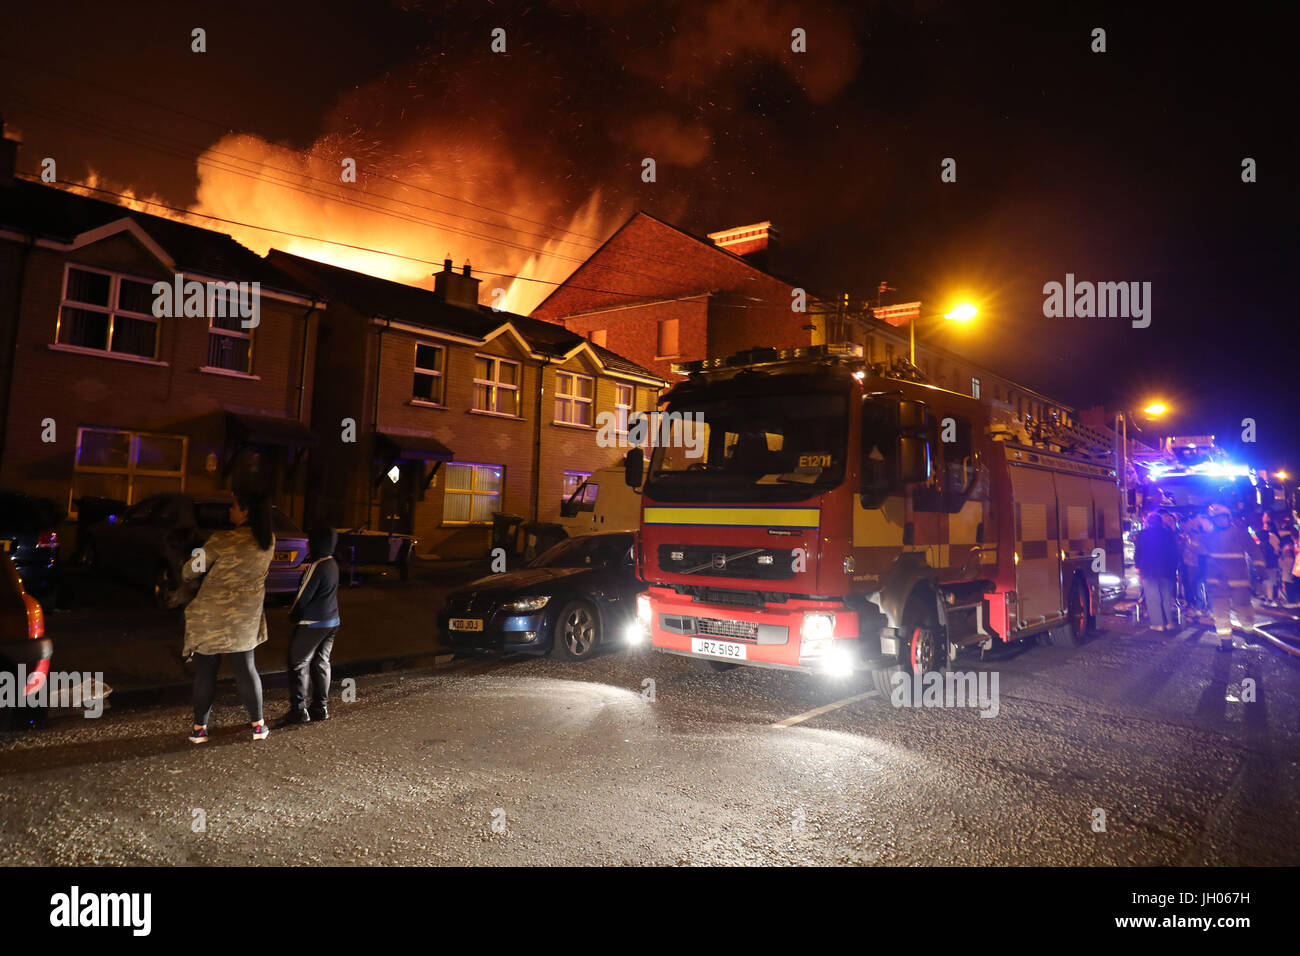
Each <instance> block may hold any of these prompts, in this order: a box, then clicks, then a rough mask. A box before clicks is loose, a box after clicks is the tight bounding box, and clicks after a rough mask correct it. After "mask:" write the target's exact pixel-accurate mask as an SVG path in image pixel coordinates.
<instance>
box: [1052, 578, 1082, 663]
mask: <svg viewBox="0 0 1300 956" xmlns="http://www.w3.org/2000/svg"><path fill="white" fill-rule="evenodd" d="M1087 633H1088V589H1087V588H1086V587H1084V584H1083V582H1082V581H1079V580H1076V581H1075V582H1074V584H1072V585H1071V586H1070V602H1069V604H1068V605H1067V607H1066V619H1065V623H1064V624H1062V625H1061V626H1060V627H1054V628H1052V630H1051V631H1050V632H1049V633H1048V638H1047V639H1048V640H1049V641H1051V642H1052V645H1053V646H1055V647H1078V646H1079V645H1080V644H1082V643H1083V640H1084V638H1085V637H1086V636H1087Z"/></svg>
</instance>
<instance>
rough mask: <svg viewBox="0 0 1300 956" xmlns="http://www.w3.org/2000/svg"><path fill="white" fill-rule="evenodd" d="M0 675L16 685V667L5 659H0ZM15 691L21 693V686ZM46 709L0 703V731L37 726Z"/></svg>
mask: <svg viewBox="0 0 1300 956" xmlns="http://www.w3.org/2000/svg"><path fill="white" fill-rule="evenodd" d="M0 675H3V679H5V680H7V681H8V682H10V683H11V685H13V686H15V687H17V681H18V669H17V668H16V667H14V665H13V664H11V663H10V662H9V661H7V660H0ZM17 692H18V693H21V692H22V688H21V687H17ZM46 716H47V714H46V710H45V708H43V707H30V706H23V707H19V706H17V705H16V703H15V706H13V707H6V706H4V705H3V704H0V731H7V732H10V733H13V732H15V731H20V730H28V729H30V728H33V727H39V726H40V725H41V724H42V723H44V721H45V718H46Z"/></svg>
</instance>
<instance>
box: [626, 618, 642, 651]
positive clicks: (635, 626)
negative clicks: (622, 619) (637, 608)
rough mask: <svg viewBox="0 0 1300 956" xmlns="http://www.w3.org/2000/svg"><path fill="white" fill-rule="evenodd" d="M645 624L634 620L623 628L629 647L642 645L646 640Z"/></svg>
mask: <svg viewBox="0 0 1300 956" xmlns="http://www.w3.org/2000/svg"><path fill="white" fill-rule="evenodd" d="M645 631H646V629H645V626H644V625H642V623H641V622H640V621H633V622H632V623H631V624H629V625H627V627H625V628H623V640H624V641H625V642H627V645H628V647H640V646H641V644H643V643H644V642H645V636H646V635H645Z"/></svg>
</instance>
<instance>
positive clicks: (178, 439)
mask: <svg viewBox="0 0 1300 956" xmlns="http://www.w3.org/2000/svg"><path fill="white" fill-rule="evenodd" d="M188 451H189V439H188V438H186V437H185V436H184V435H161V434H157V433H154V432H136V431H127V430H125V429H120V428H97V427H94V426H85V427H82V428H78V429H77V451H76V461H75V463H74V467H73V477H72V493H71V500H70V502H69V506H68V512H69V513H70V514H75V513H76V510H77V506H76V499H78V498H80V497H82V496H83V495H88V496H90V497H94V498H117V499H119V500H121V501H125V502H126V503H127V504H135V503H136V502H137V501H141V500H142V499H144V498H147V497H149V495H156V494H162V493H164V492H183V491H184V490H185V459H186V455H187V453H188Z"/></svg>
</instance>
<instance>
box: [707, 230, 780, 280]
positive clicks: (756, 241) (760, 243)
mask: <svg viewBox="0 0 1300 956" xmlns="http://www.w3.org/2000/svg"><path fill="white" fill-rule="evenodd" d="M777 238H778V232H777V228H776V226H774V225H772V224H771V223H770V222H756V223H753V224H752V225H748V226H736V227H735V228H734V229H723V230H722V231H720V232H711V233H709V241H710V242H712V243H713V244H714V245H715V246H717V247H718V248H719V249H725V250H726V251H727V252H730V253H733V254H735V255H738V256H740V257H741V258H742V259H744V260H745V261H747V262H749V263H752V264H753V265H755V266H757V267H758V268H759V269H767V268H768V266H769V265H770V263H771V257H772V248H773V246H775V245H776V241H777Z"/></svg>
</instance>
